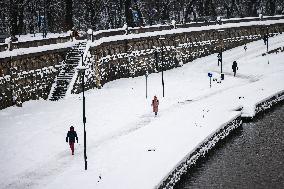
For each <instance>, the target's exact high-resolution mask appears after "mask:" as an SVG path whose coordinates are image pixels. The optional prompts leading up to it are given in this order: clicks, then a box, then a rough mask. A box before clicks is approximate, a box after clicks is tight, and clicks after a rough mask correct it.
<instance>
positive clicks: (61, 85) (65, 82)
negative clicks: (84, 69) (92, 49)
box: [49, 41, 86, 101]
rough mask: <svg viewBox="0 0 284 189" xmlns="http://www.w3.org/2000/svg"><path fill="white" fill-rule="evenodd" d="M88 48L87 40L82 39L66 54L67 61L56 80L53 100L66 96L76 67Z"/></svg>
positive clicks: (52, 93)
mask: <svg viewBox="0 0 284 189" xmlns="http://www.w3.org/2000/svg"><path fill="white" fill-rule="evenodd" d="M85 49H86V42H85V41H82V42H79V43H78V44H76V45H75V46H73V47H72V48H71V49H70V50H69V51H68V53H67V55H66V60H65V63H64V64H63V65H62V67H61V70H60V72H59V74H58V76H57V78H56V80H55V83H54V87H53V88H52V90H51V94H50V98H49V100H51V101H56V100H59V99H61V98H64V97H65V95H66V92H67V90H68V87H69V85H70V82H71V80H72V78H73V76H74V75H75V72H76V67H77V66H78V65H79V63H80V61H82V60H81V58H82V54H83V53H84V51H85Z"/></svg>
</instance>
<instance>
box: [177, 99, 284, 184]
mask: <svg viewBox="0 0 284 189" xmlns="http://www.w3.org/2000/svg"><path fill="white" fill-rule="evenodd" d="M283 115H284V101H282V102H280V103H278V104H277V105H275V106H273V107H272V108H270V109H267V110H266V111H265V112H262V113H258V114H257V115H256V116H255V117H254V119H253V120H252V121H250V122H244V123H243V126H242V127H241V128H239V129H236V130H235V132H232V134H230V136H228V137H226V139H225V140H222V141H221V142H220V143H218V144H217V145H216V146H215V147H214V149H213V150H211V151H210V152H209V153H208V154H207V155H206V156H205V157H203V158H200V159H199V161H198V162H197V163H196V164H195V165H194V166H193V167H192V168H191V169H190V170H189V171H188V172H187V173H186V174H184V175H183V176H182V177H181V180H180V181H179V182H178V183H177V184H176V185H175V186H174V189H185V188H220V189H225V188H242V189H245V188H277V189H278V188H279V189H280V188H283V186H284V175H283V174H282V172H283V168H284V167H283V166H284V165H283V150H282V149H283V144H284V135H283V132H284V128H283V124H284V117H283ZM240 160H241V161H240ZM259 165H261V166H259Z"/></svg>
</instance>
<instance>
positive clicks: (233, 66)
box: [232, 61, 239, 77]
mask: <svg viewBox="0 0 284 189" xmlns="http://www.w3.org/2000/svg"><path fill="white" fill-rule="evenodd" d="M232 69H233V72H234V77H235V76H236V72H237V70H238V69H239V68H238V64H237V61H234V62H233V65H232Z"/></svg>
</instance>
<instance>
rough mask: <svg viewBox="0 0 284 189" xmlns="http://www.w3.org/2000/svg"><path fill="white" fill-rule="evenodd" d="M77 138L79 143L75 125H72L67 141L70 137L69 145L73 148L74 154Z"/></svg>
mask: <svg viewBox="0 0 284 189" xmlns="http://www.w3.org/2000/svg"><path fill="white" fill-rule="evenodd" d="M75 138H76V140H77V143H78V137H77V133H76V131H74V127H73V126H71V127H70V131H68V133H67V136H66V142H68V139H69V145H70V149H71V152H72V155H74V143H75Z"/></svg>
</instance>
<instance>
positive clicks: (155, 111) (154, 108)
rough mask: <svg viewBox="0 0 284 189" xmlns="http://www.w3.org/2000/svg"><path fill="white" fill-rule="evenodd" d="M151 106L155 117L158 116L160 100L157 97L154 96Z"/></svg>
mask: <svg viewBox="0 0 284 189" xmlns="http://www.w3.org/2000/svg"><path fill="white" fill-rule="evenodd" d="M151 106H153V112H154V113H155V116H157V114H158V107H159V100H158V98H157V96H156V95H155V96H154V99H153V100H152V104H151Z"/></svg>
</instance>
